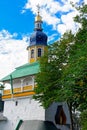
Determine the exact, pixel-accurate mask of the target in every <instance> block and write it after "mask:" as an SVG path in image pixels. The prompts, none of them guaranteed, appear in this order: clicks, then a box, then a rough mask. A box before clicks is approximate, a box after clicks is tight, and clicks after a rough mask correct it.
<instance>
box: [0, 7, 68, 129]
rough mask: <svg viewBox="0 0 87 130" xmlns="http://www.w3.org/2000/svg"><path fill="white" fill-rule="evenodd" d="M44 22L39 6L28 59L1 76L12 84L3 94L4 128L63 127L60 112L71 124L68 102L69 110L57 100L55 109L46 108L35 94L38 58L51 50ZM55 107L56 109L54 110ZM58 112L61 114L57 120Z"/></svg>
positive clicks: (0, 99)
mask: <svg viewBox="0 0 87 130" xmlns="http://www.w3.org/2000/svg"><path fill="white" fill-rule="evenodd" d="M42 24H43V21H42V17H41V16H40V10H39V7H38V12H37V15H36V17H35V25H34V26H35V27H34V32H33V33H32V34H31V36H30V40H29V46H28V47H27V51H28V63H26V64H24V65H22V66H19V67H17V68H15V70H14V71H13V72H12V73H10V74H9V75H7V76H6V77H4V78H2V79H1V82H3V83H4V85H5V84H6V83H8V84H11V88H10V89H4V90H3V93H2V96H0V130H59V129H60V128H61V127H60V128H57V127H56V125H57V124H58V123H60V119H58V120H57V118H58V116H59V118H60V117H61V119H62V120H63V121H62V122H63V123H64V125H65V124H69V125H70V117H68V118H66V113H68V109H66V108H67V105H66V104H64V103H63V104H62V105H65V113H64V111H63V107H62V106H61V104H59V106H60V108H59V107H58V104H55V103H54V104H53V105H52V107H51V108H52V110H51V108H50V109H48V110H45V109H44V108H43V107H42V106H41V104H40V103H39V102H38V101H36V100H34V99H33V98H32V96H33V95H34V94H35V92H34V88H35V87H37V84H36V82H35V76H36V74H37V73H38V72H39V71H40V69H39V62H38V60H39V59H40V57H41V56H43V55H44V53H45V51H46V50H47V39H48V37H47V35H46V34H45V33H44V32H43V28H42ZM54 108H55V109H54ZM59 109H60V110H59ZM54 110H55V112H52V111H54ZM53 113H54V114H53ZM45 114H46V115H45ZM54 115H57V116H55V117H56V120H55V118H54ZM68 115H69V114H68ZM63 118H64V119H63ZM53 122H54V123H53ZM55 122H56V123H55ZM54 124H56V125H54ZM60 130H69V128H66V127H65V129H64V127H63V129H60Z"/></svg>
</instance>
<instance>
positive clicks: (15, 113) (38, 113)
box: [0, 97, 45, 130]
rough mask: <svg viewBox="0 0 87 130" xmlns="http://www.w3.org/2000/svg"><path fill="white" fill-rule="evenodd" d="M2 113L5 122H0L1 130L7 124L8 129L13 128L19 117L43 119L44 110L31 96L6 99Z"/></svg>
mask: <svg viewBox="0 0 87 130" xmlns="http://www.w3.org/2000/svg"><path fill="white" fill-rule="evenodd" d="M3 115H4V116H5V117H7V122H3V123H1V124H0V129H1V128H2V129H1V130H6V127H7V126H8V128H7V129H8V130H14V128H15V127H16V126H17V124H18V122H19V120H20V119H21V120H35V119H36V120H45V110H44V109H43V107H41V106H40V103H38V102H37V101H35V100H34V99H32V97H25V98H20V99H11V100H6V101H5V106H4V112H3Z"/></svg>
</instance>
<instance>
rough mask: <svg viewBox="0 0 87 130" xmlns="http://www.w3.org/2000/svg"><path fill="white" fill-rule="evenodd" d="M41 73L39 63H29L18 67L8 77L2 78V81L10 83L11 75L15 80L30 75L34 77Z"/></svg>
mask: <svg viewBox="0 0 87 130" xmlns="http://www.w3.org/2000/svg"><path fill="white" fill-rule="evenodd" d="M38 72H39V62H34V63H30V64H29V63H27V64H24V65H22V66H20V67H17V68H16V70H14V71H13V72H12V73H10V74H9V75H7V76H6V77H4V78H2V79H1V80H0V81H2V82H3V81H8V80H10V75H11V76H12V78H13V79H16V78H21V77H25V76H28V75H34V74H37V73H38Z"/></svg>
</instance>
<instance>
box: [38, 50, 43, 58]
mask: <svg viewBox="0 0 87 130" xmlns="http://www.w3.org/2000/svg"><path fill="white" fill-rule="evenodd" d="M41 55H42V50H41V48H38V57H41Z"/></svg>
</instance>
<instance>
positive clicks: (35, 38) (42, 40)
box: [30, 30, 47, 46]
mask: <svg viewBox="0 0 87 130" xmlns="http://www.w3.org/2000/svg"><path fill="white" fill-rule="evenodd" d="M33 45H45V46H47V35H46V34H45V33H43V32H42V31H37V30H36V31H34V33H33V34H32V35H31V37H30V46H33Z"/></svg>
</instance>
